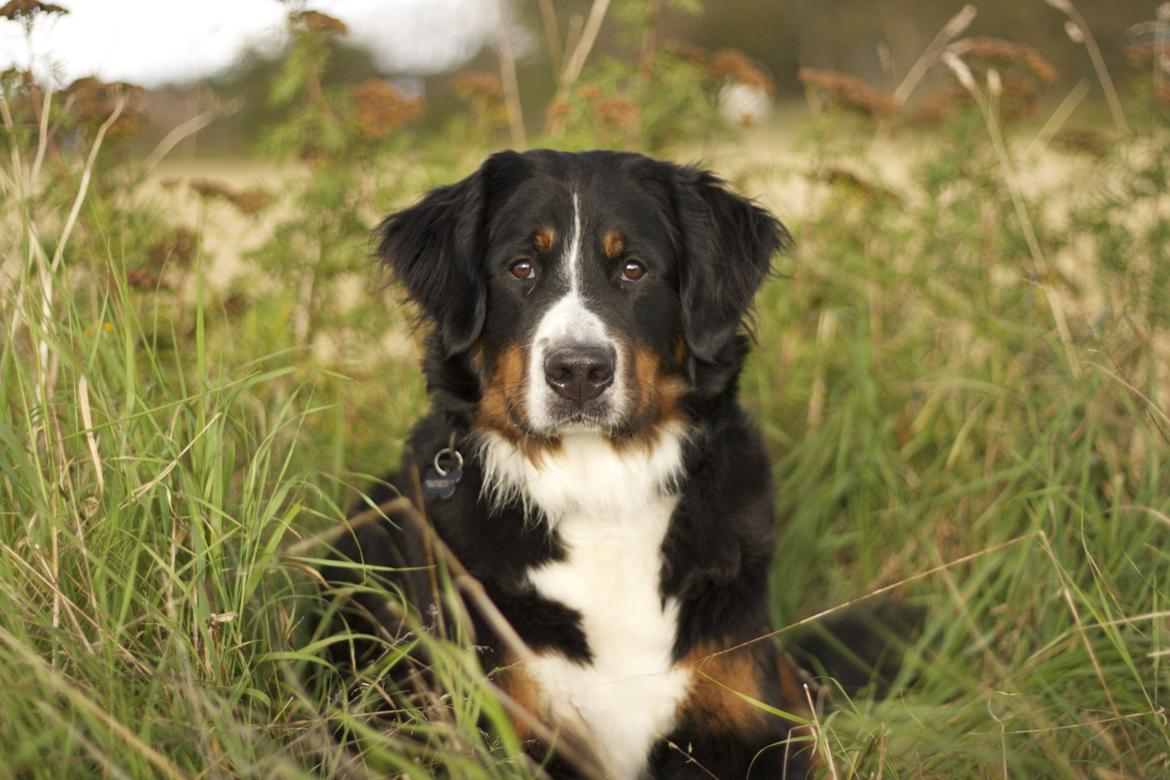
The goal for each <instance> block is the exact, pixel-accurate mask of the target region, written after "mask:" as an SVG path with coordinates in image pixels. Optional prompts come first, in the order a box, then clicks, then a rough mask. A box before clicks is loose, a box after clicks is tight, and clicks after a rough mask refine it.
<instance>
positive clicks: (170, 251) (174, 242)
mask: <svg viewBox="0 0 1170 780" xmlns="http://www.w3.org/2000/svg"><path fill="white" fill-rule="evenodd" d="M198 246H199V239H198V238H197V237H196V235H195V234H194V233H192V232H191V231H190V230H188V229H187V228H184V227H179V228H175V229H174V230H172V231H171V232H170V233H167V234H166V235H165V236H163V237H162V238H160V239H159V240H158V241H155V242H154V244H152V245H151V247H150V249H149V250H147V254H148V256H149V257H150V266H151V268H154V269H162V268H163V267H165V266H167V265H168V264H173V265H177V266H179V267H180V268H186V267H188V266H190V265H191V262H192V261H193V260H194V259H195V250H196V248H197V247H198Z"/></svg>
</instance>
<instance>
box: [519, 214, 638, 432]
mask: <svg viewBox="0 0 1170 780" xmlns="http://www.w3.org/2000/svg"><path fill="white" fill-rule="evenodd" d="M572 203H573V218H572V220H571V224H572V229H571V231H570V233H569V239H568V241H566V242H565V252H564V255H563V256H562V258H561V263H560V268H559V272H560V275H561V276H562V278H563V279H564V280H565V281H566V282H567V284H566V287H567V291H566V293H565V294H564V295H563V296H562V297H561V298H560V300H558V301H557V302H556V303H554V304H553V305H552V306H551V307H549V309H548V311H546V312H545V313H544V316H543V317H541V318H540V322H539V323H538V324H537V326H536V332H535V333H534V334H533V337H532V349H531V350H529V358H528V376H529V377H530V379H529V382H528V393H527V395H528V398H527V402H528V417H529V422H530V423H531V425H532V427H533V428H534V429H536V430H538V431H547V430H548V429H549V428H550V427H551V426H552V425H553V424H554V422H555V421H553V420H551V419H550V417H549V411H548V407H549V405H550V402H551V401H552V400H553V392H552V390H550V389H549V387H548V384H547V383H546V382H545V381H544V359H545V355H546V354H548V351H549V350H550V349H554V348H556V347H560V346H566V345H572V344H581V345H584V344H594V345H607V346H613V347H614V348H615V349H616V352H617V364H616V365H615V367H614V368H615V371H614V376H615V381H614V384H613V386H612V388H611V389H610V390H609V391H608V392H609V394H610V398H612V399H613V400H612V401H611V404H612V408H611V417H613V418H615V419H616V418H617V417H618V416H619V415H620V413H621V408H620V407H621V406H622V405H623V399H624V397H625V392H624V387H623V381H622V369H623V364H624V360H625V358H624V355H623V354H622V350H621V349H618V348H617V347H618V345H617V344H616V343H615V342H614V340H613V339H612V338H610V336H609V334H608V331H607V329H606V327H605V323H604V322H602V320H601V318H600V317H598V316H597V315H596V314H594V313H593V312H592V311H590V310H589V307H588V306H587V305H586V301H585V298H584V296H583V295H582V294H581V288H582V284H583V278H584V272H583V270H582V263H583V260H582V252H581V243H582V237H581V234H582V229H581V200H580V198H579V197H578V195H577V193H576V192H574V193H573V197H572ZM549 282H551V280H546V282H545V283H546V284H547V283H549Z"/></svg>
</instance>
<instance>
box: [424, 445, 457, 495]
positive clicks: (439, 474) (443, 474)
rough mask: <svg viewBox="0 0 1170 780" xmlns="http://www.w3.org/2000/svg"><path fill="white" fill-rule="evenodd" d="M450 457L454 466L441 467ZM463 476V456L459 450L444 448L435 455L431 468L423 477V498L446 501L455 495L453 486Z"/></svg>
mask: <svg viewBox="0 0 1170 780" xmlns="http://www.w3.org/2000/svg"><path fill="white" fill-rule="evenodd" d="M445 457H450V458H451V459H453V460H454V461H455V463H454V465H451V466H448V467H447V468H444V467H443V459H444V458H445ZM462 476H463V455H462V453H460V452H459V450H455V449H452V448H450V447H444V448H443V449H441V450H439V451H438V452H436V453H435V459H434V460H433V461H432V462H431V467H430V468H429V469H427V473H426V474H424V475H423V480H422V488H423V497H424V498H438V499H440V500H442V501H446V500H447V499H449V498H450V497H451V496H453V495H455V486H456V485H458V484H459V479H460V478H461V477H462Z"/></svg>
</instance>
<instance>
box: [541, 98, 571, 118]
mask: <svg viewBox="0 0 1170 780" xmlns="http://www.w3.org/2000/svg"><path fill="white" fill-rule="evenodd" d="M572 112H573V104H572V103H570V102H569V101H567V100H553V101H552V102H550V103H549V104H548V108H546V109H545V110H544V115H545V118H547V119H548V120H550V121H554V122H556V121H559V120H562V119H567V118H568V117H569V114H571V113H572Z"/></svg>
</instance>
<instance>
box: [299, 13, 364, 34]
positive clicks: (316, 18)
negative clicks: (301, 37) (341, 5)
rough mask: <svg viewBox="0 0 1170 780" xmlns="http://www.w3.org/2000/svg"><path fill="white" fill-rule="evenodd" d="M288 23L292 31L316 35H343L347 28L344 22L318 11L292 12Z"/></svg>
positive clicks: (347, 30)
mask: <svg viewBox="0 0 1170 780" xmlns="http://www.w3.org/2000/svg"><path fill="white" fill-rule="evenodd" d="M288 21H289V23H290V24H291V25H292V27H293V29H294V30H297V31H299V32H305V33H316V34H318V35H345V34H346V33H347V32H349V28H348V27H346V26H345V22H343V21H341V20H340V19H336V18H334V17H332V16H329V15H328V14H323V13H321V12H320V11H293V12H292V13H291V14H289V15H288Z"/></svg>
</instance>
